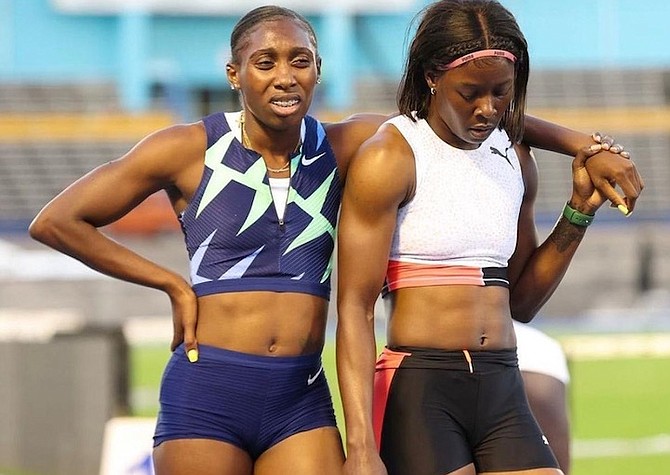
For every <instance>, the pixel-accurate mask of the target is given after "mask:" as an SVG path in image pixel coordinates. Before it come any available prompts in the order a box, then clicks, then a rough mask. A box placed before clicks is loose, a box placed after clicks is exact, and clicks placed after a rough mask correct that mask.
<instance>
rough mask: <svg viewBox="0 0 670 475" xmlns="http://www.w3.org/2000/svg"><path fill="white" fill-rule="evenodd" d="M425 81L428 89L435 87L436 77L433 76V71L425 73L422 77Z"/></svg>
mask: <svg viewBox="0 0 670 475" xmlns="http://www.w3.org/2000/svg"><path fill="white" fill-rule="evenodd" d="M423 77H424V78H425V80H426V84H427V85H428V89H432V88H434V87H437V77H436V76H435V73H434V72H433V71H426V73H425V74H424V76H423Z"/></svg>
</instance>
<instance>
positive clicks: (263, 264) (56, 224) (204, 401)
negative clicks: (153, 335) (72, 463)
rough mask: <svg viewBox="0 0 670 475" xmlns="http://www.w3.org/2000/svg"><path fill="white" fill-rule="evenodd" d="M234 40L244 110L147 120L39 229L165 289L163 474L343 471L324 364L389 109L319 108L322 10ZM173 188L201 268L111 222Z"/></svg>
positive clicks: (608, 163)
mask: <svg viewBox="0 0 670 475" xmlns="http://www.w3.org/2000/svg"><path fill="white" fill-rule="evenodd" d="M231 55H232V58H231V60H230V62H229V63H228V65H227V68H226V70H227V78H228V81H229V82H230V85H231V87H232V88H233V89H235V90H237V91H239V93H240V98H241V103H242V110H241V111H236V112H229V113H224V112H220V113H215V114H212V115H210V116H207V117H205V118H204V119H203V120H201V121H198V122H195V123H191V124H181V125H175V126H172V127H169V128H166V129H163V130H159V131H157V132H155V133H153V134H150V135H149V136H148V137H146V138H145V139H143V140H142V141H140V142H139V143H138V144H137V145H136V146H135V147H134V148H133V149H132V150H130V151H129V152H128V153H127V154H126V155H124V156H123V157H121V158H119V159H117V160H113V161H111V162H109V163H107V164H105V165H103V166H101V167H99V168H97V169H95V170H93V171H92V172H90V173H89V174H87V175H86V176H84V177H82V178H81V179H79V180H77V181H76V182H75V183H74V184H72V185H71V186H69V187H68V188H67V189H66V190H64V191H63V192H62V193H61V194H59V195H58V196H57V197H56V198H54V199H53V200H52V201H51V202H50V203H48V204H47V205H46V206H45V207H44V209H43V210H42V211H41V212H40V213H39V214H38V216H37V217H36V218H35V219H34V221H33V223H32V224H31V226H30V233H31V235H32V236H33V238H35V239H37V240H39V241H41V242H43V243H45V244H47V245H48V246H51V247H52V248H54V249H57V250H59V251H61V252H63V253H65V254H68V255H70V256H72V257H74V258H76V259H78V260H80V261H82V262H83V263H85V264H86V265H88V266H89V267H91V268H93V269H95V270H97V271H99V272H102V273H104V274H107V275H110V276H113V277H115V278H118V279H121V280H124V281H127V282H132V283H136V284H139V285H143V286H146V287H150V288H154V289H158V290H160V291H162V292H165V294H166V295H167V296H168V298H169V299H170V302H171V304H172V312H173V321H174V339H173V341H172V344H171V348H172V349H173V350H175V351H173V354H172V357H171V359H170V361H169V362H168V365H167V367H166V369H165V372H164V375H163V380H162V383H161V394H160V404H161V406H160V412H159V416H158V422H157V427H156V431H155V437H154V444H155V449H154V462H155V468H156V473H157V474H158V475H170V474H198V475H208V474H219V475H220V474H240V475H242V474H251V473H255V474H270V473H272V474H275V473H288V472H291V473H293V474H294V475H303V474H304V475H307V474H309V475H313V474H314V473H321V474H323V475H328V474H336V473H340V470H341V466H342V463H343V461H344V452H343V449H342V443H341V439H340V434H339V432H338V430H337V427H336V424H335V417H334V411H333V406H332V401H331V395H330V392H329V388H328V385H327V382H326V378H325V375H324V372H323V368H322V365H321V351H322V349H323V345H324V341H325V328H326V316H327V306H328V299H329V295H330V276H331V270H332V253H333V247H334V240H335V224H336V219H337V215H338V209H339V205H340V193H341V188H342V185H343V182H344V178H345V176H346V174H347V168H348V163H349V161H350V159H351V157H352V156H353V155H354V153H355V152H356V150H357V149H358V147H359V146H360V145H361V144H362V143H363V141H364V140H366V139H367V138H368V137H370V136H371V135H372V134H373V133H374V132H375V131H376V130H377V127H378V126H379V125H380V124H381V123H382V122H383V121H384V120H385V119H386V117H384V116H380V115H375V114H360V115H356V116H352V117H350V118H348V119H346V120H344V121H342V122H337V123H330V124H324V123H320V122H319V121H317V120H316V119H314V118H312V117H310V116H308V115H307V112H308V110H309V107H310V104H311V101H312V97H313V93H314V89H315V87H316V86H317V84H318V82H319V75H320V69H321V58H320V57H319V54H318V49H317V40H316V37H315V34H314V31H313V29H312V27H311V26H310V25H309V23H308V22H307V21H306V20H305V19H304V18H303V17H302V16H300V15H299V14H297V13H295V12H293V11H291V10H288V9H285V8H281V7H276V6H265V7H260V8H258V9H254V10H252V11H250V12H249V13H248V14H246V15H245V16H244V17H242V18H241V19H240V20H239V22H238V23H237V25H236V26H235V28H234V30H233V32H232V35H231ZM526 138H527V139H528V140H529V141H530V142H531V143H533V144H544V146H545V147H546V148H549V149H552V150H556V151H560V152H562V153H566V154H573V153H576V150H577V149H578V148H579V147H582V146H584V145H585V144H590V143H593V140H592V139H591V137H589V136H588V135H585V134H581V133H577V132H574V131H570V130H568V129H563V128H561V127H557V126H553V125H551V124H548V123H546V122H543V121H540V120H533V119H529V121H528V127H527V131H526ZM604 142H605V143H606V144H607V145H611V144H612V140H611V139H604ZM613 151H620V149H617V148H616V147H614V150H613ZM589 162H590V163H589V164H588V166H589V173H591V176H593V177H594V180H600V183H601V184H602V186H603V188H604V189H606V191H605V192H606V193H610V194H611V195H612V197H611V199H613V200H615V201H617V202H618V203H624V198H621V197H619V195H618V194H617V192H616V191H615V190H614V188H613V184H615V183H619V184H620V185H621V184H622V183H623V187H624V190H629V189H630V187H629V186H627V185H626V183H628V182H629V181H630V180H631V179H632V178H634V176H635V169H634V166H633V165H632V162H630V161H629V160H626V159H625V158H622V157H620V156H619V155H617V154H614V153H610V152H606V153H602V154H599V155H597V156H595V157H593V158H592V159H591V160H590V161H589ZM160 190H164V191H165V192H166V193H167V195H168V196H169V197H170V200H171V203H172V206H173V208H174V211H175V213H176V215H177V216H178V217H179V220H180V222H181V226H182V230H183V233H184V236H185V244H186V249H187V252H188V256H189V259H190V282H187V281H186V280H185V279H184V278H182V277H181V275H180V274H179V273H178V272H175V271H174V270H170V269H167V268H165V267H163V266H162V265H160V264H159V263H157V262H152V261H150V260H147V259H146V258H144V257H142V256H140V255H138V254H137V253H135V252H134V251H133V250H131V249H129V248H127V247H125V246H122V245H120V244H119V243H117V242H115V241H114V240H112V239H110V238H109V237H108V236H106V235H105V234H104V233H102V232H100V230H99V228H101V227H103V226H106V225H108V224H110V223H113V222H115V221H116V220H118V219H120V218H121V217H123V216H124V215H126V214H127V213H128V212H130V211H131V210H132V209H133V208H135V207H136V206H138V205H139V204H140V203H141V202H142V201H143V200H144V199H146V198H147V197H148V196H150V195H152V194H153V193H155V192H157V191H160ZM630 196H632V195H630ZM631 209H632V206H631ZM196 323H197V325H196Z"/></svg>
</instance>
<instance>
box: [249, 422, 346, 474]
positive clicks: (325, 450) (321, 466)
mask: <svg viewBox="0 0 670 475" xmlns="http://www.w3.org/2000/svg"><path fill="white" fill-rule="evenodd" d="M343 464H344V451H343V449H342V439H341V438H340V433H339V431H338V430H337V428H335V427H320V428H318V429H312V430H308V431H305V432H299V433H297V434H294V435H292V436H290V437H288V438H286V439H284V440H282V441H281V442H279V443H278V444H276V445H274V446H273V447H271V448H270V449H268V450H267V451H265V452H264V453H263V454H262V455H261V456H260V457H259V458H258V460H256V464H255V467H254V475H276V474H278V473H290V474H291V475H314V474H319V475H339V474H340V473H341V471H342V465H343Z"/></svg>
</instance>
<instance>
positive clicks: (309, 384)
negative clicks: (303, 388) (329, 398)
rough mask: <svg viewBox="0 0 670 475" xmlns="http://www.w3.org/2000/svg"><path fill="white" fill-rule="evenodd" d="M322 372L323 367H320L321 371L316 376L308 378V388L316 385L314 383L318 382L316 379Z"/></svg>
mask: <svg viewBox="0 0 670 475" xmlns="http://www.w3.org/2000/svg"><path fill="white" fill-rule="evenodd" d="M322 371H323V365H321V366H319V371H317V372H316V374H315V375H314V376H312V375H311V374H310V375H309V376H307V386H311V385H312V384H313V383H314V381H316V378H318V377H319V375H320V374H321V372H322Z"/></svg>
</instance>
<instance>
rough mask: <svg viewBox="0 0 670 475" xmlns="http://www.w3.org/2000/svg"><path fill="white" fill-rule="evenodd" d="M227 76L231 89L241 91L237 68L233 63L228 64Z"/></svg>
mask: <svg viewBox="0 0 670 475" xmlns="http://www.w3.org/2000/svg"><path fill="white" fill-rule="evenodd" d="M226 76H227V77H228V82H229V83H230V88H231V89H234V90H239V89H240V81H239V77H238V75H237V68H236V67H235V65H234V64H233V63H227V64H226Z"/></svg>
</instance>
